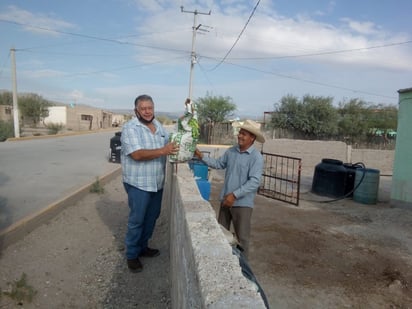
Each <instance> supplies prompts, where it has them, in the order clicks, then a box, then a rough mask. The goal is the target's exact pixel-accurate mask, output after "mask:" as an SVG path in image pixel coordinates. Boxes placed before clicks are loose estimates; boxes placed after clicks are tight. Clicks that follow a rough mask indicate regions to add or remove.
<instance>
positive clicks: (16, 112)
mask: <svg viewBox="0 0 412 309" xmlns="http://www.w3.org/2000/svg"><path fill="white" fill-rule="evenodd" d="M15 52H16V50H15V49H14V48H12V49H10V56H11V57H10V58H11V68H12V69H11V74H12V80H13V121H14V137H20V125H19V107H18V104H17V77H16V56H15Z"/></svg>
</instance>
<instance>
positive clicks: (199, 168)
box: [193, 163, 209, 180]
mask: <svg viewBox="0 0 412 309" xmlns="http://www.w3.org/2000/svg"><path fill="white" fill-rule="evenodd" d="M208 173H209V169H208V167H207V165H206V164H204V163H193V174H194V176H195V177H196V178H197V179H203V180H207V179H208Z"/></svg>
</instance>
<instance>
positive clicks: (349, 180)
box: [343, 163, 362, 197]
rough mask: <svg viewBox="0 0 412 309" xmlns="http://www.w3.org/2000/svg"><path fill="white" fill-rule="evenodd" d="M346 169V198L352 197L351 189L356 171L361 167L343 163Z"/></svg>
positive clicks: (353, 185)
mask: <svg viewBox="0 0 412 309" xmlns="http://www.w3.org/2000/svg"><path fill="white" fill-rule="evenodd" d="M343 166H344V167H345V168H346V183H345V195H347V196H348V197H352V196H353V192H352V191H353V189H354V187H355V176H356V170H357V169H358V168H361V167H362V166H361V165H359V164H351V163H343Z"/></svg>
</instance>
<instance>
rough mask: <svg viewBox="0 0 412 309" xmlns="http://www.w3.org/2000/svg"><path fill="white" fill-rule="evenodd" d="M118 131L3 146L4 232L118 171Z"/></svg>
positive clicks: (0, 220) (0, 195) (0, 218)
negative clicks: (114, 143)
mask: <svg viewBox="0 0 412 309" xmlns="http://www.w3.org/2000/svg"><path fill="white" fill-rule="evenodd" d="M114 132H115V131H104V132H97V133H90V134H82V135H72V136H56V137H52V138H50V137H49V138H44V139H30V140H19V141H7V142H3V143H0V231H1V230H3V229H5V228H7V227H9V226H11V225H12V224H13V223H16V222H17V221H19V220H21V219H23V218H25V217H26V216H28V215H31V214H33V213H35V212H37V211H39V210H41V209H42V208H45V207H47V206H48V205H49V204H51V203H53V202H55V201H57V200H59V199H61V198H62V197H64V196H66V195H68V194H70V192H73V191H75V190H76V189H79V188H81V187H82V186H84V185H86V184H89V183H91V182H93V181H94V180H95V179H96V177H98V176H102V175H105V174H107V173H110V172H111V171H114V170H115V169H118V168H119V164H116V163H110V162H109V160H108V157H109V149H110V139H111V138H112V137H113V136H114Z"/></svg>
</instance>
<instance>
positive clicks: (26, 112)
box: [18, 94, 53, 125]
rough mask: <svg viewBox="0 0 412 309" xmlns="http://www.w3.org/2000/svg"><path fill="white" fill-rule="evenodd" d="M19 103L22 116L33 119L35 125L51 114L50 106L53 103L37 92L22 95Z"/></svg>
mask: <svg viewBox="0 0 412 309" xmlns="http://www.w3.org/2000/svg"><path fill="white" fill-rule="evenodd" d="M18 104H19V110H20V113H21V116H22V118H23V119H29V120H32V121H33V124H34V125H37V123H39V121H40V120H41V119H42V118H45V117H47V116H48V115H49V110H48V107H49V106H52V105H53V104H51V103H50V102H49V101H47V100H46V99H44V98H43V97H41V96H39V95H37V94H28V95H25V96H22V97H20V98H19V101H18Z"/></svg>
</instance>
